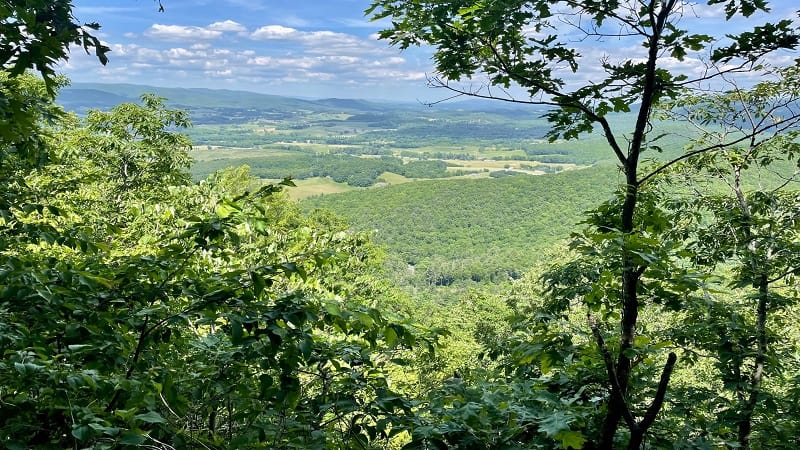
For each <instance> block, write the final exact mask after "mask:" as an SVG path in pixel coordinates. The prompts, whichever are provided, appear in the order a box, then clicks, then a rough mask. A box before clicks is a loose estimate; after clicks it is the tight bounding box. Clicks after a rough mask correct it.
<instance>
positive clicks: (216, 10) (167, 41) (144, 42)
mask: <svg viewBox="0 0 800 450" xmlns="http://www.w3.org/2000/svg"><path fill="white" fill-rule="evenodd" d="M162 3H163V5H164V8H165V9H164V11H163V12H159V7H158V6H159V4H158V2H157V0H115V1H113V2H112V1H108V0H73V4H74V5H75V11H74V14H75V17H76V18H77V19H78V20H79V21H81V22H84V23H86V22H98V23H100V24H101V26H102V28H101V30H100V31H99V32H98V33H97V36H98V37H99V38H100V39H102V40H103V42H105V43H106V44H107V45H108V46H110V47H111V49H112V51H111V53H110V54H109V58H110V62H109V64H108V65H107V66H105V67H103V66H101V65H100V64H99V62H98V61H97V59H96V58H95V57H93V56H89V55H86V54H85V53H84V52H83V51H82V50H80V49H76V50H73V52H72V55H71V57H70V59H69V61H67V62H66V63H63V64H62V66H61V72H62V73H65V74H66V75H67V76H68V77H69V78H70V79H71V80H72V82H102V83H134V84H147V85H153V86H165V87H199V88H213V89H233V90H246V91H254V92H260V93H266V94H276V95H286V96H290V97H300V98H333V97H335V98H359V99H381V100H395V101H397V100H405V101H422V102H430V101H436V100H438V99H439V98H441V97H442V96H443V93H442V92H441V91H438V90H435V89H431V88H429V87H427V83H426V77H427V76H430V75H433V74H434V68H433V62H432V59H431V56H432V54H433V51H432V49H430V48H411V49H406V50H404V51H400V50H399V49H398V48H395V47H391V46H390V45H389V43H388V42H387V41H383V40H378V39H377V33H378V31H380V30H381V29H382V28H386V27H387V25H388V23H387V22H380V21H378V22H373V21H370V20H369V18H367V17H365V16H364V10H365V9H367V8H368V7H369V5H370V2H369V0H294V1H286V0H199V1H182V0H162ZM770 4H771V6H772V9H773V11H772V13H771V14H770V17H772V18H796V17H797V10H798V6H797V4H796V0H777V1H772V2H770ZM723 16H724V12H723V9H722V7H716V8H711V9H710V10H709V9H708V8H707V7H706V8H704V9H702V10H701V9H700V8H697V9H696V10H693V11H692V13H690V14H686V15H685V18H684V19H683V22H682V24H685V25H687V26H692V27H694V28H695V29H697V30H699V31H701V32H707V33H709V34H713V33H714V32H719V31H721V30H722V31H724V32H732V31H735V29H736V27H737V26H740V27H745V26H746V24H745V23H741V24H731V23H725V22H724V20H723V19H724V17H723ZM564 33H565V34H564V36H560V37H562V38H563V39H566V40H570V41H573V42H575V45H576V46H578V47H579V48H580V51H581V53H582V54H583V55H584V58H585V60H586V61H594V62H597V61H600V59H601V58H603V57H604V56H608V55H611V56H615V55H634V56H635V55H637V54H641V52H642V51H643V50H642V48H641V46H639V45H635V46H633V47H625V45H632V44H630V43H623V42H614V41H604V42H598V41H596V40H593V39H586V38H585V36H577V35H575V36H570V33H574V31H565V32H564ZM797 56H798V55H784V56H783V58H784V59H785V60H786V61H788V60H789V58H794V57H797ZM674 64H675V65H676V66H678V67H680V66H682V67H681V68H683V69H685V70H689V71H691V70H699V67H697V66H698V62H697V61H695V60H692V59H691V58H689V59H688V60H687V61H684V62H679V61H674ZM593 66H595V67H597V66H598V65H597V64H594V65H593ZM582 76H583V77H584V78H585V79H591V78H592V77H593V76H600V73H599V72H598V73H596V74H592V71H588V72H586V73H585V74H583V75H582ZM572 81H573V82H575V83H578V82H580V81H581V80H577V79H576V80H572Z"/></svg>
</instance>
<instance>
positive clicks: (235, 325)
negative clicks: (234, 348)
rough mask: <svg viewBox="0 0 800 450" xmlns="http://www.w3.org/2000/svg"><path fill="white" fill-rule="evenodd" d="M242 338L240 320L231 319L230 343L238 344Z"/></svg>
mask: <svg viewBox="0 0 800 450" xmlns="http://www.w3.org/2000/svg"><path fill="white" fill-rule="evenodd" d="M243 340H244V329H243V328H242V322H240V321H239V320H237V319H234V320H232V321H231V344H233V345H240V344H241V343H242V341H243Z"/></svg>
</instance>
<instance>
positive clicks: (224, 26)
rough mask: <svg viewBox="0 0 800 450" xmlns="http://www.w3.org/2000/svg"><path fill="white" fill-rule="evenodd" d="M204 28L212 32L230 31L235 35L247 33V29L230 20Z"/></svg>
mask: <svg viewBox="0 0 800 450" xmlns="http://www.w3.org/2000/svg"><path fill="white" fill-rule="evenodd" d="M206 28H207V29H209V30H212V31H230V32H235V33H240V32H245V31H247V27H245V26H244V25H242V24H240V23H239V22H234V21H233V20H230V19H227V20H224V21H222V22H214V23H212V24H211V25H209V26H208V27H206Z"/></svg>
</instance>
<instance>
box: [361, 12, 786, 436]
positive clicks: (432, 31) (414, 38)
mask: <svg viewBox="0 0 800 450" xmlns="http://www.w3.org/2000/svg"><path fill="white" fill-rule="evenodd" d="M715 5H724V10H725V16H726V19H727V20H729V21H732V20H734V19H740V18H751V17H752V18H757V17H758V14H757V13H760V12H765V11H768V5H767V3H766V2H763V1H750V0H729V1H721V0H710V1H709V2H708V4H707V5H689V4H688V3H686V2H683V1H679V0H647V1H617V0H614V1H607V0H596V1H595V0H587V1H577V0H564V1H549V0H535V1H492V2H483V1H473V0H461V1H438V0H426V1H417V0H414V1H411V0H376V1H373V3H372V6H371V7H370V8H369V9H368V10H367V14H371V15H372V17H373V18H375V19H390V20H391V23H392V26H391V27H390V28H389V29H387V30H384V31H382V32H381V34H380V36H381V37H382V38H384V39H388V40H390V42H391V43H392V44H394V45H398V46H400V47H401V48H407V47H409V46H412V45H421V44H425V45H431V46H433V47H434V61H435V64H436V70H437V71H438V75H436V76H433V77H431V79H430V82H431V84H432V85H433V86H434V87H439V88H443V89H446V90H448V91H451V92H452V93H453V95H467V96H473V97H482V98H491V99H497V100H502V101H510V102H516V103H526V104H538V105H548V106H551V107H552V109H551V110H550V111H549V112H547V113H546V117H547V118H548V119H549V120H550V122H551V123H552V129H551V130H550V132H549V133H548V136H549V137H550V139H552V140H555V139H558V138H564V139H574V138H577V137H579V135H580V134H581V133H584V132H590V131H592V130H594V129H595V128H599V129H600V130H601V132H602V133H603V135H604V136H605V138H606V141H607V143H608V146H609V148H610V150H611V151H613V153H614V155H616V157H617V159H618V161H619V163H620V165H621V168H622V171H623V174H624V177H625V185H624V187H623V190H622V193H621V195H620V197H619V201H618V204H615V205H609V207H608V208H606V209H605V213H607V214H608V215H609V216H608V217H605V218H604V219H603V221H602V223H598V222H597V221H595V222H594V223H592V225H595V226H599V228H600V231H601V233H599V234H598V235H597V236H595V238H596V239H600V240H605V241H607V242H608V243H612V242H616V243H619V245H616V246H613V245H609V246H608V248H609V249H610V250H611V251H612V254H614V255H615V256H614V257H615V258H616V262H615V267H613V268H610V269H609V270H611V272H613V273H614V276H615V282H614V283H613V284H608V283H607V284H606V285H605V286H603V289H602V290H599V291H598V292H599V294H598V295H600V296H607V297H605V298H604V299H603V301H604V302H606V303H608V304H613V305H614V309H615V314H614V315H613V316H610V317H615V316H616V317H619V324H618V326H617V327H615V328H616V333H615V334H616V336H615V338H614V340H613V342H612V343H610V344H607V343H606V341H605V339H604V337H603V335H602V333H601V332H600V331H601V330H602V329H603V327H600V326H598V325H596V320H597V319H596V318H590V322H591V323H592V325H591V328H592V329H593V330H595V332H594V336H595V341H596V345H597V348H598V350H599V352H600V353H601V354H602V355H603V356H604V359H605V367H606V371H607V380H606V387H607V391H608V394H607V400H606V404H605V406H604V410H605V414H604V418H603V419H602V424H601V425H600V427H599V430H598V433H597V435H598V437H597V439H596V440H594V441H593V442H587V444H586V447H587V448H599V449H610V448H612V447H613V446H614V445H615V443H614V442H615V437H616V436H617V434H618V433H617V430H618V426H619V422H620V421H621V420H623V419H624V422H625V425H626V427H627V429H628V434H629V438H628V442H627V445H628V448H631V449H637V448H640V446H641V444H642V442H643V440H644V436H645V434H646V433H647V431H648V429H649V428H650V426H652V424H653V423H654V421H655V418H656V416H657V414H658V412H659V411H660V410H661V407H662V404H663V403H662V402H663V400H664V395H665V392H666V389H667V385H668V383H669V379H670V374H671V371H672V369H673V367H674V364H675V360H676V355H675V354H670V355H668V357H667V360H666V361H665V362H664V365H663V370H662V374H661V377H660V381H658V383H657V386H656V387H655V388H653V389H652V390H650V392H651V393H652V394H651V399H650V401H649V405H647V407H645V408H641V407H638V406H637V404H638V405H641V402H637V403H634V402H633V401H632V400H631V399H632V398H634V397H635V393H634V392H631V389H632V387H634V386H639V383H638V381H642V380H638V379H636V377H639V378H643V377H646V375H645V374H635V373H634V370H635V367H634V366H633V364H632V363H633V354H634V353H635V347H636V339H637V328H638V327H639V314H640V312H641V311H642V308H643V307H644V306H645V302H644V298H643V297H642V293H643V290H644V289H645V288H646V286H645V283H643V280H644V279H645V277H647V276H648V270H649V269H650V272H653V273H654V274H655V273H656V272H658V271H657V270H653V269H652V267H653V266H657V264H653V263H654V260H652V259H650V258H649V257H646V256H643V255H649V254H651V253H652V254H655V255H658V254H660V252H659V251H658V249H657V248H656V247H657V246H658V244H659V243H658V242H654V239H653V237H654V236H647V227H648V226H652V223H650V222H649V221H648V220H646V217H645V216H644V215H645V214H647V213H648V212H652V210H651V209H650V208H647V207H645V208H642V206H641V203H642V199H641V198H640V196H641V193H642V190H643V189H644V188H645V187H646V184H647V183H648V182H650V181H651V180H653V179H654V177H655V175H657V174H658V173H660V172H661V171H662V169H661V168H660V167H657V168H655V169H654V170H651V171H643V169H642V167H641V160H642V156H643V154H644V153H645V152H646V151H648V150H657V149H658V147H657V140H658V136H657V134H656V133H655V132H654V130H655V129H656V128H657V124H655V123H654V121H653V112H654V107H655V106H656V105H658V104H659V103H660V102H665V101H668V100H670V99H674V98H677V97H678V96H680V95H683V92H684V89H685V88H692V87H694V88H701V87H707V86H713V85H714V82H715V81H716V80H718V79H722V78H723V77H726V78H732V77H736V76H738V75H748V76H751V75H753V74H755V73H759V72H763V71H765V70H767V67H766V66H764V65H763V61H764V58H765V57H766V56H767V55H770V54H772V53H774V52H777V51H779V50H783V49H794V48H796V47H797V45H798V42H799V39H800V38H799V36H798V33H797V30H796V29H795V24H793V22H792V21H791V20H779V21H776V22H775V23H771V22H768V23H763V24H759V25H757V26H754V27H753V28H752V29H751V30H749V31H744V32H741V33H735V34H728V35H725V36H712V35H708V34H704V33H697V32H694V31H692V30H691V29H687V28H685V27H684V23H685V21H683V22H682V19H686V18H687V16H690V15H692V14H694V13H695V11H698V12H699V11H705V10H707V9H709V8H713V7H715ZM565 27H567V28H570V29H571V30H572V31H577V32H578V33H580V34H581V35H582V36H583V38H584V39H595V40H597V41H599V42H604V41H611V40H612V39H613V40H615V41H616V40H619V41H621V42H624V43H626V44H627V45H630V46H631V47H634V46H637V45H638V46H640V47H639V48H642V49H643V51H642V54H641V55H637V56H636V57H616V56H612V55H606V56H605V57H604V58H603V59H602V60H601V61H600V68H601V69H602V72H603V73H604V78H598V76H597V74H596V73H592V74H591V75H588V74H585V72H586V71H587V69H592V68H594V66H593V65H592V64H590V63H586V62H585V61H584V60H583V59H582V58H581V55H580V51H579V50H578V49H577V48H576V47H575V46H574V45H572V44H571V43H569V42H564V40H562V39H561V38H560V37H559V32H561V31H563V30H564V29H565ZM688 58H692V59H693V60H694V61H695V62H696V63H698V64H704V66H705V70H703V71H702V72H700V73H699V74H693V73H688V72H687V73H683V72H680V71H677V70H676V69H673V68H672V66H671V65H670V64H669V63H670V62H673V61H686V60H687V59H688ZM581 74H585V75H584V76H583V77H582V78H585V79H589V80H591V81H589V82H586V83H583V84H579V85H578V86H577V87H573V83H572V82H568V80H567V77H570V79H580V78H581V77H576V76H575V75H581ZM477 76H485V77H486V79H487V82H486V84H485V85H479V86H478V87H477V88H473V87H472V86H471V85H470V84H466V85H463V84H460V83H458V82H459V81H462V80H463V81H471V80H472V79H473V78H474V77H477ZM519 91H522V94H520V95H518V96H517V95H515V94H513V93H514V92H519ZM631 108H636V109H637V110H636V111H635V115H636V121H635V123H634V125H633V126H632V128H631V129H630V130H615V129H614V127H613V124H612V122H611V121H610V120H609V119H610V114H611V113H614V112H628V111H630V110H631ZM776 127H777V125H775V124H770V123H762V124H760V125H759V127H757V128H756V129H755V130H752V133H751V134H750V135H747V136H743V137H740V138H738V140H733V141H725V142H723V143H721V144H714V145H709V146H706V147H702V148H698V149H696V150H695V151H694V153H693V154H701V153H705V152H711V151H714V150H718V149H720V148H725V147H728V146H731V145H735V144H737V143H738V142H741V141H742V140H746V139H749V138H750V137H752V136H757V135H759V134H761V133H763V132H769V131H771V130H775V129H776ZM668 165H670V163H669V162H668V163H666V164H665V165H662V166H661V167H664V166H668ZM637 217H638V218H637ZM607 257H609V258H610V257H612V255H611V254H608V255H607ZM617 293H619V295H617ZM612 344H613V345H612ZM633 381H637V382H636V383H633ZM639 400H640V401H641V399H639ZM637 417H638V418H637Z"/></svg>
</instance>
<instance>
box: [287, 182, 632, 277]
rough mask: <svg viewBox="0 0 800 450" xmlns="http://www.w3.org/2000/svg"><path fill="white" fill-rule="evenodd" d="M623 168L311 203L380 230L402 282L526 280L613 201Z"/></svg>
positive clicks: (416, 186)
mask: <svg viewBox="0 0 800 450" xmlns="http://www.w3.org/2000/svg"><path fill="white" fill-rule="evenodd" d="M619 178H620V175H619V171H618V170H616V169H615V168H613V167H593V168H588V169H582V170H573V171H567V172H563V173H559V174H555V175H541V176H531V175H526V174H520V175H516V176H507V177H503V178H499V179H493V178H482V179H459V180H442V181H425V182H415V183H405V184H401V185H397V186H389V187H384V188H379V189H372V190H364V191H354V192H348V193H342V194H334V195H325V196H322V197H317V198H312V199H307V200H305V201H304V202H303V203H302V206H303V208H304V209H307V210H310V209H313V208H325V209H329V210H331V211H334V212H336V213H337V214H339V215H341V216H343V217H344V218H346V219H347V220H348V222H349V223H351V224H352V225H353V227H355V229H357V230H362V231H367V232H373V233H374V238H373V239H374V240H375V242H377V243H381V244H384V245H386V252H387V253H388V255H389V256H388V257H389V259H390V262H391V264H392V267H393V268H394V275H395V276H396V277H397V279H399V280H403V281H404V282H405V283H409V284H412V285H417V286H426V285H427V286H431V285H439V286H447V285H451V284H453V283H457V284H461V283H463V282H465V281H472V282H474V283H481V282H495V283H496V282H502V281H508V280H512V279H517V278H519V277H520V276H521V275H522V274H523V273H525V272H526V271H527V270H528V269H529V268H530V267H533V265H534V264H535V263H537V262H541V256H542V254H543V252H544V251H545V250H546V249H548V248H549V247H551V246H553V245H554V244H555V243H557V242H559V241H562V240H564V239H566V238H567V237H569V234H570V233H571V232H572V231H573V230H574V229H575V227H576V225H577V223H578V222H579V221H581V219H582V213H583V212H584V211H585V210H587V209H589V208H590V207H591V206H592V205H596V204H598V203H601V202H603V201H605V200H608V198H610V196H611V188H610V186H612V185H613V184H614V180H619Z"/></svg>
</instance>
